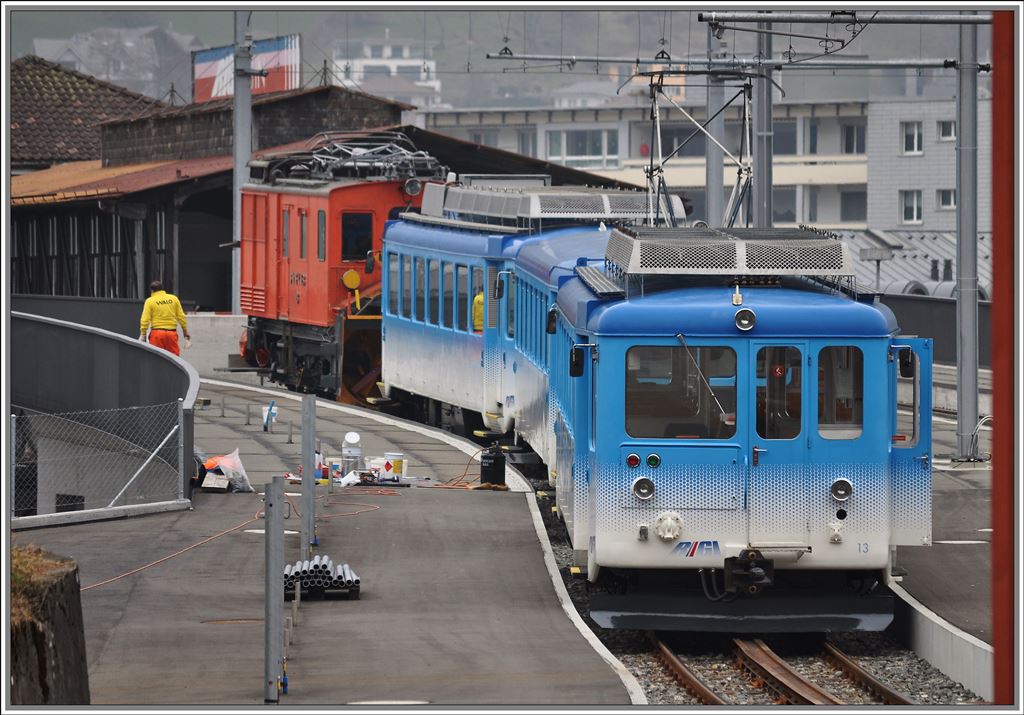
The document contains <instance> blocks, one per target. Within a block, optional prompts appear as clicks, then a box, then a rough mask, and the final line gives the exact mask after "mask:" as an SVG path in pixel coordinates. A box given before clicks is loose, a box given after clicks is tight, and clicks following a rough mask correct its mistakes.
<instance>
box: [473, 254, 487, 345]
mask: <svg viewBox="0 0 1024 715" xmlns="http://www.w3.org/2000/svg"><path fill="white" fill-rule="evenodd" d="M472 270H473V273H472V278H473V289H472V295H473V302H472V305H471V310H472V312H471V315H472V319H473V332H474V333H482V332H483V330H484V303H486V302H487V301H486V300H485V299H484V272H483V269H482V268H480V267H479V266H473V269H472Z"/></svg>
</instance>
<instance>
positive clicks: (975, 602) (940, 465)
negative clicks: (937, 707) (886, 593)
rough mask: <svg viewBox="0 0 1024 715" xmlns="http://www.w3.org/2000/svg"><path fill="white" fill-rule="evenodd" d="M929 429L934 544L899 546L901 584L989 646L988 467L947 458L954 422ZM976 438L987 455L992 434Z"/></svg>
mask: <svg viewBox="0 0 1024 715" xmlns="http://www.w3.org/2000/svg"><path fill="white" fill-rule="evenodd" d="M954 419H955V418H954ZM932 429H933V440H932V444H933V452H934V454H935V461H934V463H933V468H932V490H933V491H932V542H933V543H932V545H931V546H900V547H899V548H898V549H897V552H896V563H897V565H898V566H900V567H902V568H904V569H906V570H907V575H906V576H904V578H903V583H902V584H901V585H902V586H903V587H904V588H905V589H906V590H907V591H908V592H909V593H910V594H911V595H912V596H913V597H914V598H916V599H917V600H919V601H920V602H921V603H923V604H924V605H925V606H927V607H928V608H930V609H931V610H932V611H934V612H935V613H936V614H938V615H939V616H940V617H942V618H944V619H945V620H947V621H949V622H950V623H952V624H953V625H955V626H957V627H958V628H960V629H962V630H964V631H966V632H967V633H970V634H971V635H973V636H975V637H977V638H980V639H981V640H983V641H985V642H986V643H989V644H991V643H992V553H991V541H992V533H991V532H990V531H987V529H990V528H991V526H992V500H991V493H992V471H991V465H990V464H989V463H977V464H974V463H956V462H950V460H949V456H950V455H951V454H952V453H953V451H954V449H955V446H956V425H955V424H950V420H948V419H945V418H942V417H937V418H935V419H934V420H933V422H932ZM979 437H980V439H979V452H980V453H982V454H987V453H989V452H990V451H991V449H992V448H991V437H992V433H991V432H990V431H988V430H982V431H980V432H979ZM943 542H973V543H943ZM1003 567H1004V568H1012V567H1013V565H1012V564H1004V565H1003ZM1011 625H1012V624H1011Z"/></svg>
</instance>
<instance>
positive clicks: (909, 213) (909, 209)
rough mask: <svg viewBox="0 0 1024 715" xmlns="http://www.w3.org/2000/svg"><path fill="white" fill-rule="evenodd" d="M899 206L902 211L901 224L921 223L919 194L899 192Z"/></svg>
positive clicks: (916, 192)
mask: <svg viewBox="0 0 1024 715" xmlns="http://www.w3.org/2000/svg"><path fill="white" fill-rule="evenodd" d="M900 206H901V207H902V209H903V220H902V222H901V223H921V192H920V191H901V192H900Z"/></svg>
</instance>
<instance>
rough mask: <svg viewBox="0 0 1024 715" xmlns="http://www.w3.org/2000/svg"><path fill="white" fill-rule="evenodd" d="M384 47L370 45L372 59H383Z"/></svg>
mask: <svg viewBox="0 0 1024 715" xmlns="http://www.w3.org/2000/svg"><path fill="white" fill-rule="evenodd" d="M383 56H384V45H370V57H383Z"/></svg>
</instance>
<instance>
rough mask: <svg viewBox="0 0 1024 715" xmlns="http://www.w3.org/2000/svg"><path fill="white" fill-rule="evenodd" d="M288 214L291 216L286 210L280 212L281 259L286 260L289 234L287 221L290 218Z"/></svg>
mask: <svg viewBox="0 0 1024 715" xmlns="http://www.w3.org/2000/svg"><path fill="white" fill-rule="evenodd" d="M290 214H291V212H290V211H289V210H288V209H285V210H284V211H282V212H281V257H282V258H287V257H288V232H289V224H288V220H289V218H290Z"/></svg>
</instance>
